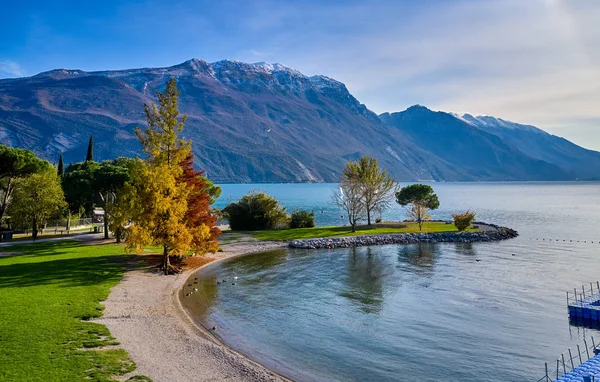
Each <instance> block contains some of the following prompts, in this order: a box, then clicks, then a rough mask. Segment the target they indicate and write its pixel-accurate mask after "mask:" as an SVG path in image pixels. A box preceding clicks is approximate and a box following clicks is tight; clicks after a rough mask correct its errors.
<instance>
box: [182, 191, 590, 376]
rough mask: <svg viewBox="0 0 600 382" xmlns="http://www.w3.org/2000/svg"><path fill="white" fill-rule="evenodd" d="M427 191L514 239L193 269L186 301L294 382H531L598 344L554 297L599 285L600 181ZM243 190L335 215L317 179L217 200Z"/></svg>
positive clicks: (322, 217)
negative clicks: (580, 347) (570, 351)
mask: <svg viewBox="0 0 600 382" xmlns="http://www.w3.org/2000/svg"><path fill="white" fill-rule="evenodd" d="M432 186H433V187H434V190H435V191H436V193H437V194H438V196H439V199H440V204H441V205H440V209H439V210H438V211H435V213H434V216H433V217H434V218H440V219H449V218H450V214H451V213H453V212H460V211H464V210H466V209H471V210H473V211H475V212H476V213H477V219H478V220H484V221H487V222H491V223H496V224H500V225H506V226H509V227H511V228H514V229H516V230H518V231H519V233H520V237H519V238H517V239H513V240H509V241H504V242H497V243H472V244H471V243H445V244H421V245H404V246H402V245H392V246H379V247H363V248H357V249H335V250H318V251H310V250H291V249H290V250H287V249H286V250H280V251H271V252H267V253H263V254H256V255H250V256H246V257H242V258H237V259H231V260H228V261H225V262H222V263H218V264H213V265H209V266H208V267H207V268H205V269H203V270H201V271H200V272H199V273H198V275H197V277H199V279H200V280H199V282H200V283H199V286H198V288H199V289H200V293H198V294H194V295H192V297H190V298H186V299H184V305H185V306H186V308H187V309H188V310H189V311H190V312H191V313H192V314H193V316H194V319H196V320H197V321H198V322H199V323H202V324H203V325H205V326H208V327H212V326H215V325H216V326H217V327H218V330H217V332H216V334H217V335H218V336H219V337H220V338H221V339H222V340H223V341H224V342H225V343H227V344H228V345H230V346H231V347H233V348H234V349H236V350H239V351H241V352H243V353H244V354H246V355H248V356H249V357H250V358H252V359H254V360H256V361H258V362H260V363H262V364H264V365H265V366H267V367H270V368H272V369H274V370H276V371H278V372H280V373H282V374H284V375H286V376H289V377H291V378H293V379H297V380H303V381H313V380H314V381H322V380H337V381H350V380H373V381H397V380H418V381H441V380H444V381H499V380H502V381H526V380H537V379H538V378H540V377H541V376H543V374H544V362H549V363H550V364H551V365H552V362H556V361H555V360H556V358H557V357H558V356H559V355H560V353H562V352H563V351H565V350H567V348H569V347H571V348H573V347H575V345H577V344H579V343H582V341H583V338H584V336H585V337H587V338H588V339H589V337H590V336H596V339H597V341H600V333H598V331H597V330H593V329H585V328H582V327H577V326H572V325H570V324H569V320H568V316H567V309H566V295H565V291H567V290H573V288H574V287H579V288H580V287H581V285H582V284H585V283H587V284H588V285H589V282H591V281H594V282H595V281H596V280H598V279H600V277H599V275H598V272H599V270H600V256H599V255H600V232H599V231H600V219H599V217H600V184H599V183H470V184H467V183H462V184H461V183H457V184H450V183H443V184H432ZM255 188H256V189H262V190H265V191H267V192H268V193H269V194H271V195H273V196H275V197H277V198H278V199H279V200H281V201H282V203H283V204H284V205H285V206H286V207H288V209H289V210H290V211H291V210H292V209H294V208H303V209H310V210H314V211H315V213H316V219H317V223H318V224H319V225H330V224H341V223H342V220H341V218H340V211H339V210H338V209H337V208H336V207H335V206H333V204H332V202H331V193H332V190H334V189H335V185H328V184H281V185H280V184H273V185H223V196H222V199H221V200H220V201H219V202H218V203H219V205H218V206H221V207H222V206H224V204H226V203H227V202H228V201H230V200H233V199H237V198H239V197H241V196H242V195H243V194H245V193H246V192H248V191H249V190H251V189H255ZM228 199H229V200H228ZM383 217H384V219H385V220H392V219H395V220H402V219H404V218H405V215H404V213H403V210H402V209H401V208H400V207H399V206H394V207H393V208H391V209H390V210H389V211H388V212H387V213H386V214H384V216H383ZM542 239H544V240H543V241H542ZM550 239H551V240H553V241H550ZM557 239H558V240H559V241H556V240H557ZM563 240H565V241H563ZM571 240H573V242H571ZM577 241H579V242H577ZM584 241H586V242H585V243H584ZM592 241H593V243H592ZM235 277H237V279H235V285H232V282H229V281H233V280H234V278H235ZM217 280H228V282H226V283H223V284H220V285H217V284H216V281H217ZM596 343H597V342H596ZM554 365H555V363H554Z"/></svg>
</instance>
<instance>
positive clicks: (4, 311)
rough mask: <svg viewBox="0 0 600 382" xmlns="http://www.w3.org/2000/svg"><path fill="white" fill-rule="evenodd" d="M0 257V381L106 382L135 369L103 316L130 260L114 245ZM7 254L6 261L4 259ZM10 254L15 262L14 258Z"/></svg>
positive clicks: (57, 246) (15, 251) (69, 244)
mask: <svg viewBox="0 0 600 382" xmlns="http://www.w3.org/2000/svg"><path fill="white" fill-rule="evenodd" d="M2 251H3V252H0V304H1V306H0V343H1V344H2V346H1V350H0V365H2V367H0V380H3V381H80V380H85V379H91V380H94V381H109V380H112V379H111V375H122V374H124V373H126V372H129V371H132V370H133V369H135V364H134V363H133V361H132V360H131V359H130V358H129V356H128V355H127V353H126V352H125V351H124V350H120V349H110V347H109V348H102V347H104V346H108V345H115V344H117V343H116V342H115V340H114V338H112V337H110V334H109V332H108V329H106V327H105V326H103V325H100V324H97V323H92V322H88V321H86V320H88V319H90V318H92V317H98V316H100V315H102V308H101V305H100V301H103V300H105V299H106V298H107V297H108V293H109V290H110V288H111V287H112V286H114V285H115V284H117V283H118V282H119V280H120V279H121V277H122V276H123V272H124V269H125V264H126V262H127V261H128V260H129V259H130V256H129V255H125V254H124V253H123V249H122V248H121V247H117V246H115V245H96V246H92V245H82V244H81V243H78V242H74V241H61V242H50V243H37V244H28V245H17V246H13V247H9V248H3V249H2ZM7 254H9V256H6V255H7ZM11 254H12V255H11Z"/></svg>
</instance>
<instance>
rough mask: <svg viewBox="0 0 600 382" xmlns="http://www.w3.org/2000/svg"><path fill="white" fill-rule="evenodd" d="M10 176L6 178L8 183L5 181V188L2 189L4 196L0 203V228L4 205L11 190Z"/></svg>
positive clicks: (4, 210)
mask: <svg viewBox="0 0 600 382" xmlns="http://www.w3.org/2000/svg"><path fill="white" fill-rule="evenodd" d="M11 180H12V179H11V178H8V181H7V182H8V183H6V189H5V190H4V197H3V198H2V204H0V228H2V218H3V217H4V213H5V212H6V207H7V206H6V205H7V204H8V199H9V198H10V194H11V193H12V191H11Z"/></svg>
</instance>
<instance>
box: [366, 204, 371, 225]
mask: <svg viewBox="0 0 600 382" xmlns="http://www.w3.org/2000/svg"><path fill="white" fill-rule="evenodd" d="M367 225H371V210H370V209H369V207H367Z"/></svg>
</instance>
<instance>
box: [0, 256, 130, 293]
mask: <svg viewBox="0 0 600 382" xmlns="http://www.w3.org/2000/svg"><path fill="white" fill-rule="evenodd" d="M54 254H56V253H55V252H52V253H51V255H54ZM135 257H136V256H135V255H106V256H92V257H80V258H74V259H60V260H50V261H43V262H32V263H18V264H8V265H0V288H6V287H30V286H40V285H49V284H53V285H58V286H64V287H74V286H90V285H95V284H100V283H104V282H107V281H115V282H116V281H118V280H120V279H121V277H122V272H123V271H124V270H125V268H126V266H129V265H130V264H139V262H138V261H135ZM138 266H141V265H138Z"/></svg>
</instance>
